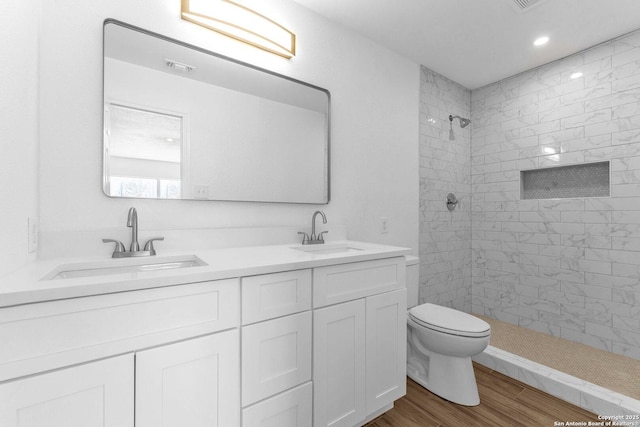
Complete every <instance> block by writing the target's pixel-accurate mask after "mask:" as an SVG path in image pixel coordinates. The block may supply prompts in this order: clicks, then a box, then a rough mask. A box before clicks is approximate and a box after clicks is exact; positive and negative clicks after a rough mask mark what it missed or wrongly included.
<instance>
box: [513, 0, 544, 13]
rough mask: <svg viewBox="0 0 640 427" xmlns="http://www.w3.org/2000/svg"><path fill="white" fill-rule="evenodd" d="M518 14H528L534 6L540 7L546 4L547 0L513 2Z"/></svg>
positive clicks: (514, 0)
mask: <svg viewBox="0 0 640 427" xmlns="http://www.w3.org/2000/svg"><path fill="white" fill-rule="evenodd" d="M512 1H513V4H514V5H515V7H516V9H517V10H518V12H526V11H528V10H530V9H531V8H533V7H534V6H538V5H540V4H542V3H544V2H545V1H546V0H512Z"/></svg>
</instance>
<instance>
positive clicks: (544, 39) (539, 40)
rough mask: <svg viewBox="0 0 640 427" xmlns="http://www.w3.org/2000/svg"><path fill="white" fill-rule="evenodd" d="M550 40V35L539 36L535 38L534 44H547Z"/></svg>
mask: <svg viewBox="0 0 640 427" xmlns="http://www.w3.org/2000/svg"><path fill="white" fill-rule="evenodd" d="M548 41H549V37H547V36H543V37H538V38H537V39H535V40H534V42H533V45H534V46H542V45H544V44H547V42H548Z"/></svg>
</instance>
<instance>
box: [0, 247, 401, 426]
mask: <svg viewBox="0 0 640 427" xmlns="http://www.w3.org/2000/svg"><path fill="white" fill-rule="evenodd" d="M345 248H346V249H345ZM295 249H296V248H292V247H290V246H289V245H287V246H282V247H280V246H271V247H253V248H249V249H247V250H246V251H245V250H244V249H243V248H239V249H233V250H230V251H229V252H228V253H225V252H224V251H222V252H214V253H211V254H209V255H208V256H209V257H208V258H207V254H206V253H205V254H204V255H203V258H204V259H205V261H206V262H207V264H209V266H208V267H207V266H202V267H197V268H195V267H194V268H193V269H192V270H189V269H187V268H185V270H184V272H180V273H175V272H174V273H173V274H172V273H165V272H149V273H147V272H138V273H132V274H129V273H127V276H126V277H125V276H116V275H115V273H114V275H113V276H100V277H96V278H91V277H90V276H87V277H88V278H86V279H82V278H80V277H78V278H68V279H62V281H60V282H53V281H51V282H46V281H43V280H39V279H38V280H37V281H31V282H24V283H27V286H25V288H26V289H27V291H24V292H23V293H20V292H18V293H15V294H11V293H7V294H8V295H9V296H11V295H13V296H12V298H14V299H13V300H11V301H9V302H8V300H7V299H3V300H2V299H0V426H1V427H42V426H46V427H94V426H95V427H98V426H100V427H134V426H135V427H158V426H164V427H183V426H189V427H240V426H242V427H314V426H315V427H325V426H349V427H351V426H359V425H362V424H364V423H365V422H367V421H368V420H370V419H372V418H373V417H375V416H377V415H379V414H381V413H382V412H383V411H386V410H388V409H390V408H391V407H392V405H393V402H394V400H396V399H397V398H399V397H401V396H402V395H404V393H405V387H406V386H405V381H406V380H405V371H406V367H405V363H406V362H405V351H406V342H405V339H406V297H405V295H406V289H405V259H404V256H401V255H402V254H403V253H405V251H406V250H404V249H402V248H392V247H385V246H379V245H371V244H360V243H356V242H347V243H345V244H344V245H338V246H336V245H334V246H333V247H332V248H328V249H327V248H312V249H314V250H312V251H308V249H309V248H303V249H305V250H304V251H302V250H295ZM298 249H299V248H298ZM341 249H344V254H341V253H340V252H339V251H340V250H341ZM336 250H337V251H338V252H334V251H336ZM245 255H246V257H245ZM225 257H226V258H225ZM225 259H228V260H230V261H228V262H227V263H225V261H224V260H225ZM217 260H221V261H219V263H218V264H215V263H216V262H217ZM238 260H240V261H238ZM265 260H272V261H273V262H272V263H268V262H265ZM356 260H357V261H356ZM227 264H228V265H227ZM70 265H71V264H70ZM80 265H82V264H80ZM92 265H93V264H92ZM71 267H73V265H71ZM59 268H62V267H59V266H58V267H56V269H59ZM47 270H50V269H49V268H48V269H47ZM118 274H120V273H118ZM34 277H35V276H34ZM37 277H38V278H41V277H43V276H42V275H41V274H38V275H37ZM123 277H124V278H125V279H126V280H125V279H122V278H123ZM52 280H53V279H52ZM83 280H85V281H83ZM17 283H22V282H17ZM129 286H131V287H129ZM36 288H37V289H39V292H40V293H39V294H37V295H36V294H33V295H32V294H31V290H30V289H36ZM1 296H2V292H1V291H0V297H1Z"/></svg>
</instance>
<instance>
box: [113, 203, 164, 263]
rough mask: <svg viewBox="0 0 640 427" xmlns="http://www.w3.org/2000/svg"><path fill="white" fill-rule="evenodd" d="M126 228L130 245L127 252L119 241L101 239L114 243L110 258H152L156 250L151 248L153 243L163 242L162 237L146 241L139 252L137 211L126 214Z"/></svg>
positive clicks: (132, 210)
mask: <svg viewBox="0 0 640 427" xmlns="http://www.w3.org/2000/svg"><path fill="white" fill-rule="evenodd" d="M127 227H130V228H131V245H130V246H129V251H127V250H126V249H125V247H124V244H122V242H121V241H119V240H114V239H102V241H103V242H104V243H115V244H116V246H115V248H114V250H113V254H112V255H111V257H112V258H129V257H138V256H153V255H155V254H156V250H155V248H154V247H153V242H155V241H156V240H164V237H154V238H152V239H149V240H147V243H145V245H144V249H143V250H140V244H139V243H138V211H136V208H130V209H129V213H128V214H127Z"/></svg>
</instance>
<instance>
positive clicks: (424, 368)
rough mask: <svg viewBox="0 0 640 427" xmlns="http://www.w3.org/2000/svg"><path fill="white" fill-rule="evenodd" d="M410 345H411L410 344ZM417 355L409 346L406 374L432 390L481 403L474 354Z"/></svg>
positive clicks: (450, 397)
mask: <svg viewBox="0 0 640 427" xmlns="http://www.w3.org/2000/svg"><path fill="white" fill-rule="evenodd" d="M409 347H411V346H409ZM428 353H429V354H428V355H425V354H421V355H419V356H420V357H417V356H418V355H416V354H415V353H414V351H411V349H409V352H408V358H407V359H408V360H407V376H408V377H409V378H411V379H412V380H414V381H415V382H417V383H418V384H420V385H421V386H422V387H424V388H426V389H427V390H429V391H430V392H432V393H434V394H437V395H438V396H440V397H442V398H444V399H446V400H449V401H451V402H453V403H457V404H459V405H464V406H477V405H479V404H480V396H479V395H478V385H477V383H476V376H475V373H474V372H473V364H472V363H471V357H452V356H443V355H441V354H437V353H433V352H428Z"/></svg>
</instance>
